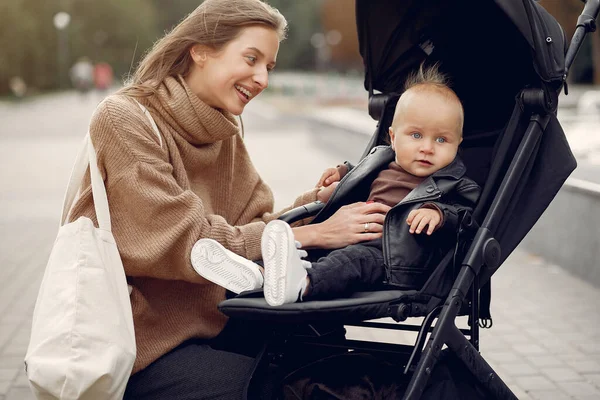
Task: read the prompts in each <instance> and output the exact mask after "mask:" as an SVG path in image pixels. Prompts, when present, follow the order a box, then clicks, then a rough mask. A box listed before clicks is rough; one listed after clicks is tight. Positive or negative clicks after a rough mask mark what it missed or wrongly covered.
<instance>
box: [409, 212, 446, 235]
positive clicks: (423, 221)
mask: <svg viewBox="0 0 600 400" xmlns="http://www.w3.org/2000/svg"><path fill="white" fill-rule="evenodd" d="M440 222H442V215H441V213H440V212H439V211H438V210H436V209H433V208H418V209H416V210H412V211H411V212H410V213H409V214H408V218H407V219H406V223H407V224H408V225H410V228H409V229H408V231H409V232H410V233H417V234H419V233H421V231H423V229H425V227H426V226H429V228H427V234H428V235H431V234H432V233H433V232H434V231H435V230H436V229H437V228H438V227H439V225H440Z"/></svg>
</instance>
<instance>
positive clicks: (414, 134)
mask: <svg viewBox="0 0 600 400" xmlns="http://www.w3.org/2000/svg"><path fill="white" fill-rule="evenodd" d="M410 136H412V137H413V138H415V139H421V137H422V136H421V134H420V133H419V132H413V133H411V134H410Z"/></svg>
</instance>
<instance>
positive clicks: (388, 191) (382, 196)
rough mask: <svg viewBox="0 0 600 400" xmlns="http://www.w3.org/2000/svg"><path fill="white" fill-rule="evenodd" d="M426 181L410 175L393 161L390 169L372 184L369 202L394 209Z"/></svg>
mask: <svg viewBox="0 0 600 400" xmlns="http://www.w3.org/2000/svg"><path fill="white" fill-rule="evenodd" d="M424 179H425V178H421V177H418V176H414V175H412V174H409V173H408V172H406V171H405V170H404V169H402V167H401V166H400V165H398V164H397V163H396V162H395V161H392V162H391V163H390V164H389V165H388V168H387V169H384V170H382V171H381V172H380V173H379V175H377V178H375V180H374V181H373V183H372V184H371V193H370V194H369V198H368V199H367V201H375V202H377V203H383V204H386V205H388V206H390V207H393V206H395V205H396V204H398V203H399V202H401V201H402V199H404V198H405V197H406V195H407V194H409V193H410V192H411V191H412V190H413V189H414V188H416V187H417V186H418V185H419V183H421V182H423V180H424Z"/></svg>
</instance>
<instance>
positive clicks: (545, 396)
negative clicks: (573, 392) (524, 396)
mask: <svg viewBox="0 0 600 400" xmlns="http://www.w3.org/2000/svg"><path fill="white" fill-rule="evenodd" d="M528 394H529V395H530V396H531V398H532V399H535V400H569V399H572V397H571V396H569V395H567V394H566V393H563V392H560V391H557V390H531V391H529V392H528Z"/></svg>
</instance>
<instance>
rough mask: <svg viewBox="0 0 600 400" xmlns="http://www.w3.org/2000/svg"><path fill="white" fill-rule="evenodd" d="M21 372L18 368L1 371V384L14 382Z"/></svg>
mask: <svg viewBox="0 0 600 400" xmlns="http://www.w3.org/2000/svg"><path fill="white" fill-rule="evenodd" d="M17 372H19V369H18V368H11V369H0V382H6V381H12V380H13V379H14V378H15V376H17Z"/></svg>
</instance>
